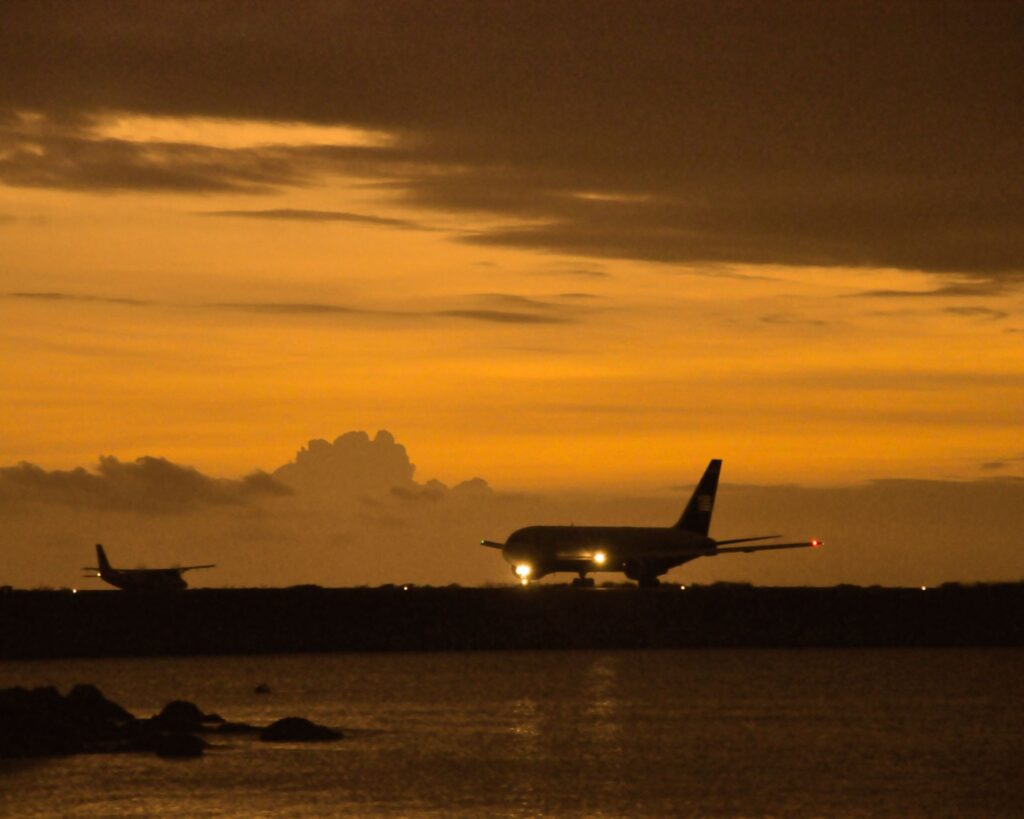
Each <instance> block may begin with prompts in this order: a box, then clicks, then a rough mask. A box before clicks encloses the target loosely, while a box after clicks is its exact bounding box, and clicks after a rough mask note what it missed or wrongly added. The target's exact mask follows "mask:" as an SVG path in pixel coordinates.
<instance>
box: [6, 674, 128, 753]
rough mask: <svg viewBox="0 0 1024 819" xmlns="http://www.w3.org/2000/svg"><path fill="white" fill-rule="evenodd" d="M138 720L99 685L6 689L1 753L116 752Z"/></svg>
mask: <svg viewBox="0 0 1024 819" xmlns="http://www.w3.org/2000/svg"><path fill="white" fill-rule="evenodd" d="M135 722H136V720H135V717H133V716H132V715H131V714H129V713H128V712H127V711H125V710H124V709H123V708H121V706H119V705H117V704H116V703H113V702H111V701H110V700H108V699H107V698H106V697H104V696H103V695H102V694H101V693H100V692H99V689H97V688H96V687H95V686H92V685H80V686H75V688H73V689H72V690H71V692H70V693H69V694H68V696H67V697H62V696H61V695H60V693H59V692H58V691H57V689H56V688H53V687H45V688H36V689H32V690H29V689H27V688H8V689H4V690H2V691H0V725H2V726H3V730H0V757H26V756H54V755H60V754H71V753H78V752H80V751H92V750H112V749H113V750H116V748H117V746H118V745H119V744H120V743H123V742H124V740H125V737H126V735H127V733H128V731H129V730H130V729H131V727H132V726H133V725H134V724H135Z"/></svg>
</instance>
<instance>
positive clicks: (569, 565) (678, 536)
mask: <svg viewBox="0 0 1024 819" xmlns="http://www.w3.org/2000/svg"><path fill="white" fill-rule="evenodd" d="M721 469H722V462H721V460H719V459H717V458H716V459H714V460H712V461H711V462H710V463H709V464H708V466H707V469H706V470H705V471H704V476H703V477H702V478H701V479H700V483H698V484H697V488H696V489H695V490H694V492H693V496H692V497H691V498H690V502H689V503H688V504H687V505H686V508H685V509H684V510H683V514H682V516H681V517H680V518H679V520H678V521H677V522H676V524H675V526H671V527H665V528H662V527H653V526H527V527H526V528H525V529H519V530H517V531H515V532H513V533H512V534H511V535H509V537H508V540H507V541H506V542H505V543H497V542H495V541H491V540H481V541H480V545H481V546H489V547H491V548H493V549H501V556H502V557H503V558H505V560H506V561H507V562H508V563H509V564H511V566H512V571H513V572H514V573H515V575H516V577H517V578H519V581H520V582H521V583H522V584H523V585H524V586H525V585H527V584H528V583H529V582H530V581H531V580H539V579H540V578H542V577H544V576H545V575H547V574H551V573H552V572H576V573H577V575H578V577H577V578H575V579H574V580H573V585H574V586H593V585H594V580H593V578H589V577H587V575H588V574H589V573H590V572H597V571H605V572H624V573H625V575H626V577H628V578H629V579H630V580H635V581H637V583H638V585H640V586H641V587H650V586H657V585H658V584H659V581H658V576H659V575H662V574H664V573H665V572H667V571H668V570H669V569H671V568H673V567H675V566H679V565H681V564H683V563H686V562H688V561H690V560H695V559H696V558H698V557H714V556H715V555H720V554H726V553H729V552H760V551H766V550H769V549H800V548H808V547H809V548H816V547H818V546H821V545H822V541H820V540H809V541H808V540H804V541H800V542H798V543H771V544H757V543H756V541H760V540H772V539H773V538H777V537H782V536H781V535H758V536H756V537H741V538H734V539H732V540H714V539H712V538H710V537H708V530H709V529H710V527H711V511H712V509H713V508H714V505H715V494H716V492H717V491H718V476H719V473H720V472H721ZM738 543H742V544H749V545H743V546H736V545H732V544H738Z"/></svg>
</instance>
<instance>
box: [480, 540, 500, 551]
mask: <svg viewBox="0 0 1024 819" xmlns="http://www.w3.org/2000/svg"><path fill="white" fill-rule="evenodd" d="M480 545H481V546H489V547H490V548H492V549H504V548H505V544H504V543H495V542H494V541H493V540H481V541H480Z"/></svg>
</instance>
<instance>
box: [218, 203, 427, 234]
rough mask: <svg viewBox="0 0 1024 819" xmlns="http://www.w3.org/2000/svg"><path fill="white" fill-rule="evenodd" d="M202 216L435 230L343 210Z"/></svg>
mask: <svg viewBox="0 0 1024 819" xmlns="http://www.w3.org/2000/svg"><path fill="white" fill-rule="evenodd" d="M198 215H200V216H225V217H234V218H239V219H266V220H271V221H274V220H277V221H290V222H314V223H316V222H321V223H327V222H355V223H358V224H365V225H379V226H381V227H393V228H404V229H406V230H434V229H435V228H432V227H429V226H427V225H424V224H421V223H420V222H413V221H410V220H408V219H391V218H388V217H385V216H373V215H370V214H365V213H352V212H349V211H341V210H302V209H297V208H270V209H267V210H209V211H200V212H199V214H198Z"/></svg>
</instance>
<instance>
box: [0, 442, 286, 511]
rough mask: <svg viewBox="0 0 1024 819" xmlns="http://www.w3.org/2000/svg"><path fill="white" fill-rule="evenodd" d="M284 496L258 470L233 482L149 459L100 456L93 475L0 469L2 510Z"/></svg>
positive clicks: (187, 506)
mask: <svg viewBox="0 0 1024 819" xmlns="http://www.w3.org/2000/svg"><path fill="white" fill-rule="evenodd" d="M287 494H290V490H289V489H288V487H287V486H285V485H284V484H282V483H281V482H279V481H277V480H275V479H274V478H272V477H271V476H269V475H267V474H266V473H264V472H255V473H253V474H251V475H247V476H245V477H244V478H241V479H238V480H230V479H223V478H211V477H208V476H206V475H203V474H202V473H201V472H199V471H198V470H196V469H193V468H192V467H189V466H181V465H179V464H175V463H172V462H171V461H168V460H166V459H164V458H154V457H150V456H145V457H141V458H137V459H136V460H135V461H133V462H130V463H129V462H124V461H120V460H118V459H117V458H115V457H112V456H103V457H101V458H100V460H99V463H98V465H97V467H96V470H95V472H90V471H88V470H86V469H84V468H82V467H78V468H77V469H73V470H53V471H48V470H45V469H42V468H41V467H38V466H35V465H34V464H30V463H21V464H18V465H17V466H11V467H3V468H0V501H2V502H4V504H5V505H6V506H8V507H9V506H10V505H12V504H19V503H26V502H27V503H37V504H38V503H43V504H46V503H57V504H63V505H66V506H74V507H85V508H109V509H120V510H126V511H133V512H146V513H170V512H181V511H191V510H195V509H200V508H203V507H208V506H211V505H212V506H218V505H224V504H244V503H248V502H250V501H253V500H254V499H256V498H258V497H261V496H263V497H266V496H274V495H287Z"/></svg>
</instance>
